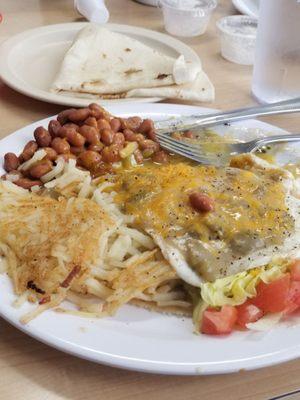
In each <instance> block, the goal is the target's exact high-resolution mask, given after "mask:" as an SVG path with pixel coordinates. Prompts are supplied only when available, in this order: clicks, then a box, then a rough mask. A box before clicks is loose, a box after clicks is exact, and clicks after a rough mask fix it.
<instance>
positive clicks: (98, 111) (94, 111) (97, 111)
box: [89, 103, 109, 119]
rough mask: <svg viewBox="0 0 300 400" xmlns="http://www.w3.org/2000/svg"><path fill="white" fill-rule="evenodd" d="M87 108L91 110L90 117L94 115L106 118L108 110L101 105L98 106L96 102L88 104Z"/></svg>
mask: <svg viewBox="0 0 300 400" xmlns="http://www.w3.org/2000/svg"><path fill="white" fill-rule="evenodd" d="M89 109H90V110H91V113H90V115H91V117H94V118H96V119H99V118H104V119H106V118H108V116H109V114H108V112H107V111H106V110H105V109H104V108H103V107H101V106H99V104H97V103H92V104H90V105H89Z"/></svg>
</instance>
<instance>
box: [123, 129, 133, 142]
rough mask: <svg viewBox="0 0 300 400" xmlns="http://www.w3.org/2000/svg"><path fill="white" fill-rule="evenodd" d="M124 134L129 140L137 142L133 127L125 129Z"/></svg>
mask: <svg viewBox="0 0 300 400" xmlns="http://www.w3.org/2000/svg"><path fill="white" fill-rule="evenodd" d="M123 135H124V137H125V139H126V140H127V142H135V133H134V132H133V131H132V130H131V129H124V131H123Z"/></svg>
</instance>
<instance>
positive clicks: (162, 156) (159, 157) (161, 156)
mask: <svg viewBox="0 0 300 400" xmlns="http://www.w3.org/2000/svg"><path fill="white" fill-rule="evenodd" d="M152 161H154V162H156V163H158V164H165V163H167V162H168V161H169V156H168V154H167V153H166V152H165V151H163V150H161V151H158V152H157V153H155V154H153V157H152Z"/></svg>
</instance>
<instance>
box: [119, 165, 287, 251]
mask: <svg viewBox="0 0 300 400" xmlns="http://www.w3.org/2000/svg"><path fill="white" fill-rule="evenodd" d="M113 179H114V182H115V183H114V187H113V190H114V191H115V192H117V195H116V198H115V200H116V201H117V203H118V204H119V205H120V206H121V207H122V208H123V209H124V212H125V213H126V214H131V215H133V216H134V217H135V223H136V224H138V225H139V226H140V227H141V228H143V229H154V230H155V232H156V233H159V234H160V235H161V236H162V237H164V238H170V237H177V238H179V237H181V236H183V235H185V234H186V233H188V234H189V235H190V236H192V237H195V238H199V239H200V240H202V241H203V242H209V241H210V240H218V239H221V240H224V241H226V242H227V243H230V245H231V246H236V247H237V250H239V249H238V246H239V243H240V241H241V240H240V239H244V238H247V243H248V246H249V247H253V246H254V243H255V242H257V241H258V240H260V239H263V240H264V244H265V245H266V244H279V243H282V241H283V239H284V238H285V236H286V235H287V234H288V232H291V230H292V228H293V225H294V221H293V219H292V217H291V216H290V215H289V213H288V209H287V208H286V205H285V195H286V193H285V189H284V186H283V184H282V173H281V171H280V170H276V169H273V170H272V169H270V170H267V169H266V170H253V171H250V170H244V169H239V168H230V167H227V168H217V167H214V166H201V165H196V166H194V165H190V164H188V163H185V162H177V163H171V164H166V165H157V164H154V163H148V164H146V165H144V166H141V167H138V168H132V169H129V170H124V169H122V170H120V171H118V173H117V174H116V176H115V177H114V178H113ZM194 191H197V192H200V193H205V194H206V195H208V196H209V197H210V198H212V199H213V200H214V204H215V209H214V210H213V211H210V212H207V213H201V212H199V211H196V210H194V209H193V208H192V206H191V205H190V202H189V195H190V194H191V193H192V192H194ZM249 241H250V242H249ZM251 241H252V242H253V243H252V244H253V246H251ZM249 247H248V250H249Z"/></svg>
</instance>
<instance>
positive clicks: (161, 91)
mask: <svg viewBox="0 0 300 400" xmlns="http://www.w3.org/2000/svg"><path fill="white" fill-rule="evenodd" d="M126 97H163V98H169V99H179V100H187V101H195V102H201V101H212V100H213V99H214V97H215V90H214V86H213V84H212V83H211V81H210V80H209V78H208V76H207V75H206V74H205V73H204V72H203V71H200V72H199V73H198V75H197V77H196V79H195V80H194V81H193V82H188V83H185V84H183V85H169V86H163V87H159V88H140V89H133V90H130V91H129V92H127V94H126Z"/></svg>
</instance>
